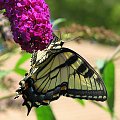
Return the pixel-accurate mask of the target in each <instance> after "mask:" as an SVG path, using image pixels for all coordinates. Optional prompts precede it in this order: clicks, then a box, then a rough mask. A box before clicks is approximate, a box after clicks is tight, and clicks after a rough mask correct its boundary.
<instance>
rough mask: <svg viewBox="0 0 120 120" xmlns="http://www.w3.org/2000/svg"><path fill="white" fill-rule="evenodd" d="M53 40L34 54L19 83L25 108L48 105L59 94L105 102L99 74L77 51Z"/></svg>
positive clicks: (104, 92) (103, 86)
mask: <svg viewBox="0 0 120 120" xmlns="http://www.w3.org/2000/svg"><path fill="white" fill-rule="evenodd" d="M62 45H63V43H57V42H53V43H51V45H50V46H49V47H48V48H47V49H46V50H44V51H42V52H40V53H34V54H33V56H34V57H33V58H32V67H31V69H30V72H29V73H28V74H27V75H26V76H25V78H24V79H23V80H22V81H21V82H20V86H21V87H20V88H19V89H18V90H17V92H18V94H22V97H23V99H24V103H23V105H26V106H27V108H28V114H29V112H30V110H31V108H32V107H39V106H40V105H48V104H49V103H50V102H51V101H54V100H57V99H58V98H59V97H60V96H61V95H63V96H67V97H72V98H79V99H87V100H97V101H105V100H106V99H107V91H106V88H105V85H104V83H103V81H102V79H101V77H100V76H99V74H98V73H97V72H96V71H95V70H94V69H93V68H92V66H91V65H90V64H89V63H88V62H87V61H86V60H85V59H84V58H83V57H81V56H80V55H79V54H77V53H76V52H74V51H73V50H71V49H68V48H64V47H62Z"/></svg>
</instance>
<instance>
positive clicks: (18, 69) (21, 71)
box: [13, 68, 27, 76]
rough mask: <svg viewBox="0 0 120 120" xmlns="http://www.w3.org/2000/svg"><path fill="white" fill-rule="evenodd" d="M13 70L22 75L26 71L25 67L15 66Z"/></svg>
mask: <svg viewBox="0 0 120 120" xmlns="http://www.w3.org/2000/svg"><path fill="white" fill-rule="evenodd" d="M13 70H14V72H16V73H17V74H19V75H21V76H24V75H25V73H26V72H27V71H26V70H25V69H22V68H15V69H13Z"/></svg>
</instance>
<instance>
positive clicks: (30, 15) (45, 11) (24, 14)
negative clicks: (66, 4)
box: [0, 0, 53, 53]
mask: <svg viewBox="0 0 120 120" xmlns="http://www.w3.org/2000/svg"><path fill="white" fill-rule="evenodd" d="M0 9H5V10H6V12H5V16H7V17H8V18H9V21H10V24H11V30H12V33H13V37H14V40H15V42H17V43H19V44H20V45H21V48H22V49H23V50H26V51H27V52H30V53H32V52H33V51H34V50H36V51H37V50H43V49H45V48H46V46H47V45H48V44H49V43H50V41H51V40H52V39H53V35H52V33H53V31H52V25H51V23H50V13H49V8H48V5H47V4H46V3H45V1H44V0H0Z"/></svg>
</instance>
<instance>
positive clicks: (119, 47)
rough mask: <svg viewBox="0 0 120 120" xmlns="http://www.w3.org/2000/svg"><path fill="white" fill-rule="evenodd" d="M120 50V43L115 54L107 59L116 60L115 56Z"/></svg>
mask: <svg viewBox="0 0 120 120" xmlns="http://www.w3.org/2000/svg"><path fill="white" fill-rule="evenodd" d="M119 52H120V45H119V46H118V47H117V48H116V50H115V51H114V52H113V54H112V55H111V56H110V57H109V58H108V59H107V61H110V60H114V59H115V56H116V55H117V54H118V53H119Z"/></svg>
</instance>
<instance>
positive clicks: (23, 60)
mask: <svg viewBox="0 0 120 120" xmlns="http://www.w3.org/2000/svg"><path fill="white" fill-rule="evenodd" d="M30 57H31V54H29V53H24V54H23V55H22V56H21V58H20V59H19V60H18V62H17V63H16V66H15V68H17V67H19V66H20V65H21V64H23V63H24V62H26V61H27V60H28V59H30Z"/></svg>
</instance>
